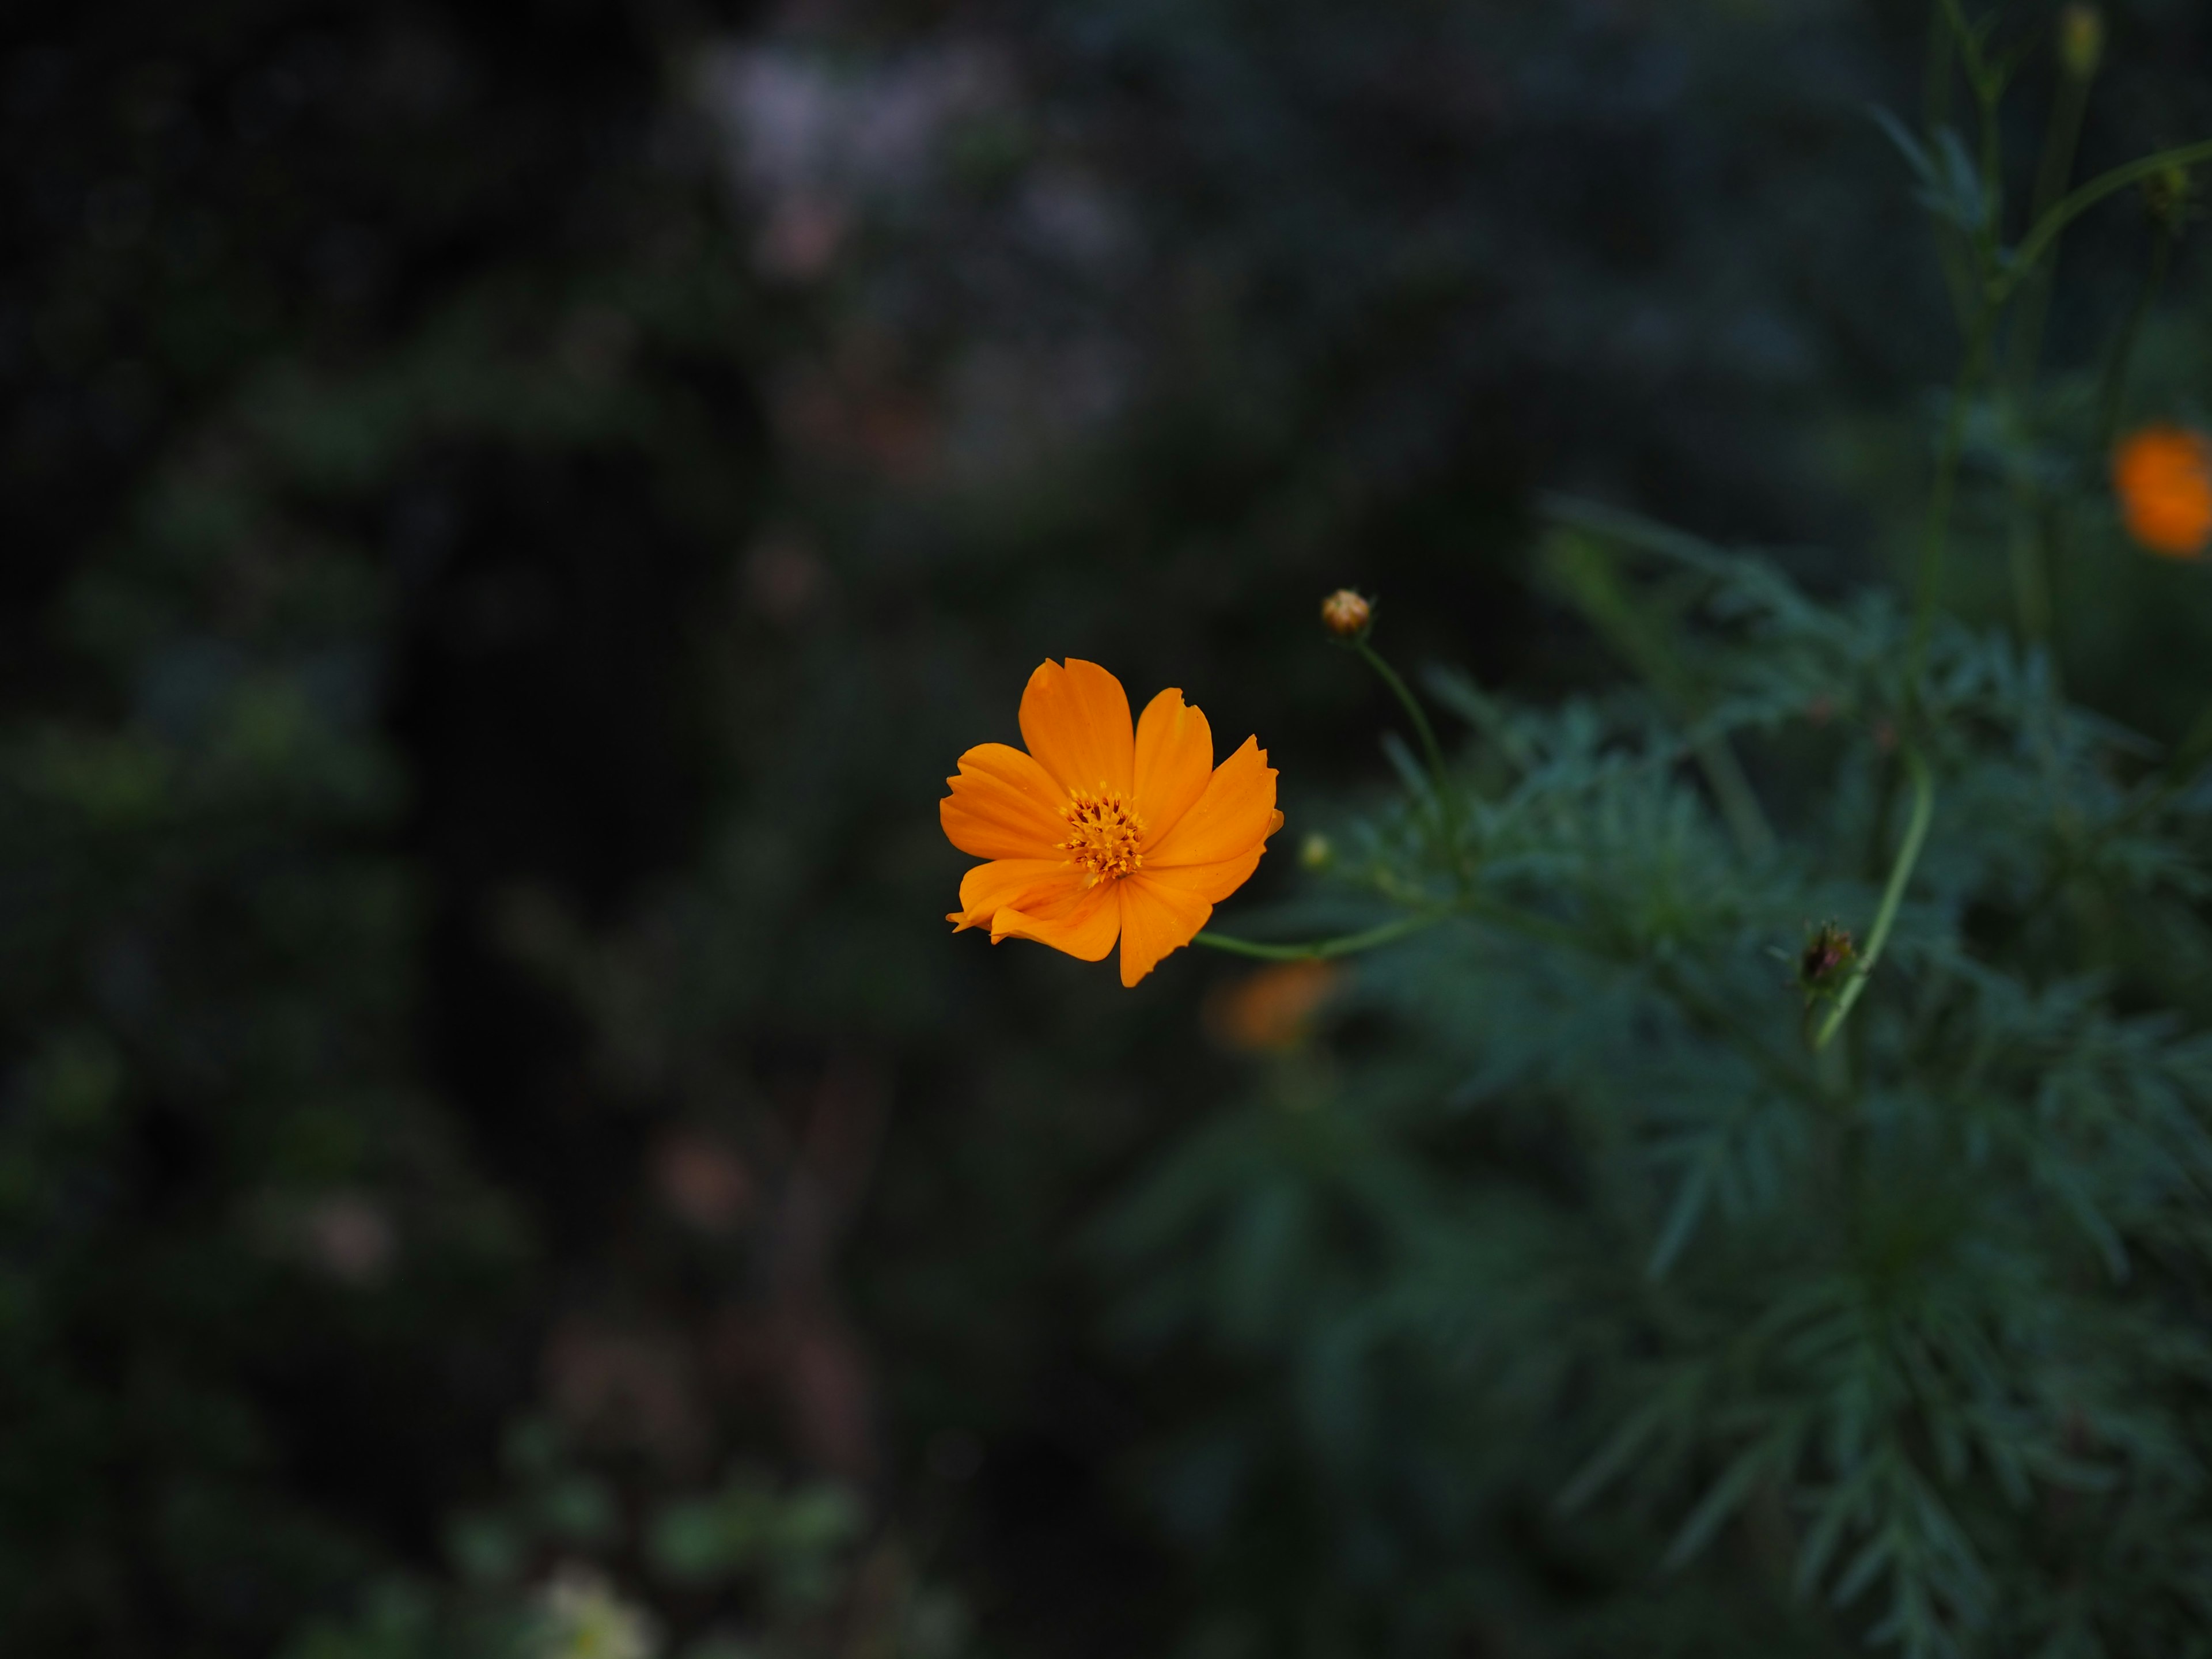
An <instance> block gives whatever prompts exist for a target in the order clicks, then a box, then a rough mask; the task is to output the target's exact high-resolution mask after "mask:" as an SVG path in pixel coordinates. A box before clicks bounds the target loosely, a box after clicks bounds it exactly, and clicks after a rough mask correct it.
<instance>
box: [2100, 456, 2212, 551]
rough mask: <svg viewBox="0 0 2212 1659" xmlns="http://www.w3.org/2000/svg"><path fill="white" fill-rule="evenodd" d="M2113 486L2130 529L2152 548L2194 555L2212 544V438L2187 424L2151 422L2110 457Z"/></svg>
mask: <svg viewBox="0 0 2212 1659" xmlns="http://www.w3.org/2000/svg"><path fill="white" fill-rule="evenodd" d="M2112 488H2113V489H2114V490H2115V491H2117V492H2118V495H2119V498H2120V516H2121V517H2122V518H2123V519H2124V520H2125V521H2126V523H2127V526H2128V534H2130V536H2132V537H2134V538H2136V541H2138V542H2140V543H2141V544H2142V545H2143V546H2145V547H2147V548H2148V549H2149V550H2151V551H2152V552H2154V553H2161V554H2164V555H2165V556H2166V557H2168V558H2173V559H2194V558H2197V557H2199V556H2202V555H2203V551H2204V549H2205V546H2206V544H2208V543H2212V439H2207V438H2206V437H2205V435H2203V433H2201V432H2192V431H2191V430H2190V429H2189V428H2186V427H2179V426H2147V427H2144V428H2142V430H2140V431H2138V432H2135V433H2131V434H2130V435H2129V436H2128V437H2127V439H2126V440H2125V441H2123V442H2122V443H2121V445H2120V447H2119V450H2118V453H2116V454H2115V455H2114V456H2113V457H2112Z"/></svg>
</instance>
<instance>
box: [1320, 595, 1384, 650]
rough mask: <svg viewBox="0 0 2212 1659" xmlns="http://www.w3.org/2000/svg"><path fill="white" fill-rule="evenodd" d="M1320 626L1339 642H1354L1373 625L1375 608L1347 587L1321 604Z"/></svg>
mask: <svg viewBox="0 0 2212 1659" xmlns="http://www.w3.org/2000/svg"><path fill="white" fill-rule="evenodd" d="M1321 621H1322V627H1324V628H1326V629H1328V631H1329V632H1330V633H1332V634H1334V635H1336V637H1337V638H1339V639H1340V640H1356V639H1358V638H1359V637H1360V635H1363V634H1364V633H1366V631H1367V630H1368V629H1370V628H1371V627H1373V626H1374V624H1375V607H1374V606H1373V605H1370V604H1369V603H1368V602H1367V601H1366V600H1365V599H1361V598H1360V597H1359V595H1358V594H1357V593H1355V592H1352V590H1351V589H1350V588H1348V587H1340V588H1338V589H1337V590H1336V592H1334V593H1332V594H1330V595H1329V596H1328V598H1327V599H1323V600H1322V602H1321Z"/></svg>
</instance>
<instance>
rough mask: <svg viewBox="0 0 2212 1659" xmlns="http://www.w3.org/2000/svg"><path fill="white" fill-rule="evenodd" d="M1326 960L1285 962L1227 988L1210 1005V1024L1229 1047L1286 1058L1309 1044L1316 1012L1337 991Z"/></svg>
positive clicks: (1332, 970)
mask: <svg viewBox="0 0 2212 1659" xmlns="http://www.w3.org/2000/svg"><path fill="white" fill-rule="evenodd" d="M1340 977H1341V975H1340V974H1339V973H1338V971H1337V969H1336V967H1335V965H1334V963H1327V962H1285V963H1276V964H1275V965H1273V966H1272V967H1267V968H1262V969H1260V970H1259V971H1258V972H1257V973H1254V974H1249V975H1246V976H1245V977H1244V978H1243V979H1241V980H1239V981H1237V983H1236V984H1234V985H1230V986H1225V987H1223V988H1222V989H1221V990H1220V991H1219V992H1218V994H1215V995H1214V996H1213V997H1212V998H1211V999H1210V1000H1208V1002H1207V1005H1206V1016H1207V1019H1206V1023H1207V1024H1209V1025H1210V1026H1212V1030H1213V1035H1214V1036H1216V1037H1218V1038H1219V1039H1220V1041H1221V1042H1223V1043H1224V1044H1225V1045H1226V1046H1227V1047H1229V1048H1239V1049H1242V1050H1243V1052H1245V1053H1246V1054H1283V1053H1287V1052H1289V1051H1290V1050H1291V1049H1295V1048H1297V1047H1298V1046H1299V1045H1300V1044H1302V1043H1304V1041H1305V1039H1306V1034H1307V1032H1308V1030H1310V1028H1311V1027H1312V1024H1313V1017H1314V1014H1315V1013H1316V1011H1317V1010H1319V1008H1320V1007H1321V1005H1322V1003H1323V1002H1324V1001H1326V1000H1328V994H1329V993H1330V992H1331V991H1333V990H1334V989H1335V988H1336V984H1337V981H1338V979H1339V978H1340Z"/></svg>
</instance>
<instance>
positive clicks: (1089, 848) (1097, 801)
mask: <svg viewBox="0 0 2212 1659" xmlns="http://www.w3.org/2000/svg"><path fill="white" fill-rule="evenodd" d="M1060 817H1064V818H1066V820H1067V831H1068V833H1067V839H1066V841H1064V842H1060V851H1062V852H1064V853H1066V854H1067V856H1068V860H1069V861H1070V862H1071V863H1074V864H1079V865H1081V866H1083V867H1084V868H1085V869H1086V870H1088V871H1090V872H1091V877H1092V878H1093V879H1094V880H1097V879H1104V880H1109V881H1110V880H1114V879H1117V878H1120V877H1122V876H1126V875H1127V874H1128V873H1129V872H1131V871H1133V870H1134V869H1136V868H1137V867H1138V866H1139V865H1141V864H1143V863H1144V861H1145V855H1144V853H1143V851H1142V850H1141V849H1142V847H1143V843H1144V837H1145V821H1144V820H1143V819H1142V818H1140V817H1138V816H1137V812H1136V809H1135V808H1134V807H1133V806H1132V805H1130V804H1129V803H1128V802H1127V800H1125V799H1122V797H1121V795H1120V794H1119V793H1115V791H1112V790H1109V789H1108V788H1106V787H1104V786H1103V785H1101V786H1100V787H1098V788H1097V790H1096V791H1093V790H1089V789H1079V790H1077V791H1076V792H1075V793H1073V795H1071V796H1070V797H1069V798H1068V802H1067V805H1065V806H1063V807H1061V808H1060Z"/></svg>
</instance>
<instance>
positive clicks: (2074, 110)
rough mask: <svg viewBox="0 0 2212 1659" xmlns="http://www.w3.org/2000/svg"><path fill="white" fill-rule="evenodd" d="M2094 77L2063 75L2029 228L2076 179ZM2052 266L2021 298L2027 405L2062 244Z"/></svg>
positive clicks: (2016, 368)
mask: <svg viewBox="0 0 2212 1659" xmlns="http://www.w3.org/2000/svg"><path fill="white" fill-rule="evenodd" d="M2089 85H2090V77H2089V76H2083V75H2075V74H2072V73H2070V72H2062V73H2061V75H2060V76H2059V80H2058V104H2057V108H2056V109H2054V110H2053V111H2052V112H2051V125H2050V128H2049V130H2048V131H2046V132H2045V135H2044V141H2043V159H2042V162H2041V165H2039V167H2037V168H2036V173H2035V194H2034V195H2033V197H2030V198H2029V208H2028V222H2030V223H2031V224H2033V223H2034V222H2037V221H2039V220H2040V219H2041V218H2042V217H2043V216H2044V215H2045V214H2046V213H2048V212H2050V210H2051V204H2053V203H2055V202H2057V200H2058V198H2059V197H2060V196H2061V194H2063V191H2065V189H2066V185H2067V184H2068V182H2069V180H2070V179H2072V178H2073V176H2074V155H2075V151H2076V150H2077V149H2080V147H2081V120H2082V118H2083V117H2084V116H2085V115H2086V114H2087V112H2088V108H2089ZM2057 259H2058V247H2057V239H2056V238H2054V239H2052V243H2051V263H2050V265H2045V266H2043V267H2041V268H2039V269H2038V270H2036V271H2035V272H2034V273H2033V275H2032V276H2031V277H2030V278H2029V279H2028V283H2027V289H2026V290H2025V291H2024V292H2023V293H2022V295H2021V306H2020V315H2019V319H2018V320H2017V321H2016V322H2015V324H2014V325H2013V332H2012V344H2013V374H2014V384H2015V386H2017V387H2018V388H2019V393H2020V396H2021V398H2022V399H2023V400H2024V399H2025V398H2027V392H2028V390H2029V388H2030V387H2031V386H2033V384H2034V380H2035V373H2036V368H2037V365H2038V363H2039V362H2040V360H2041V358H2042V356H2043V332H2044V325H2045V321H2046V319H2048V318H2049V316H2050V313H2051V283H2052V281H2053V276H2052V272H2051V266H2053V265H2056V264H2057Z"/></svg>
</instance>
